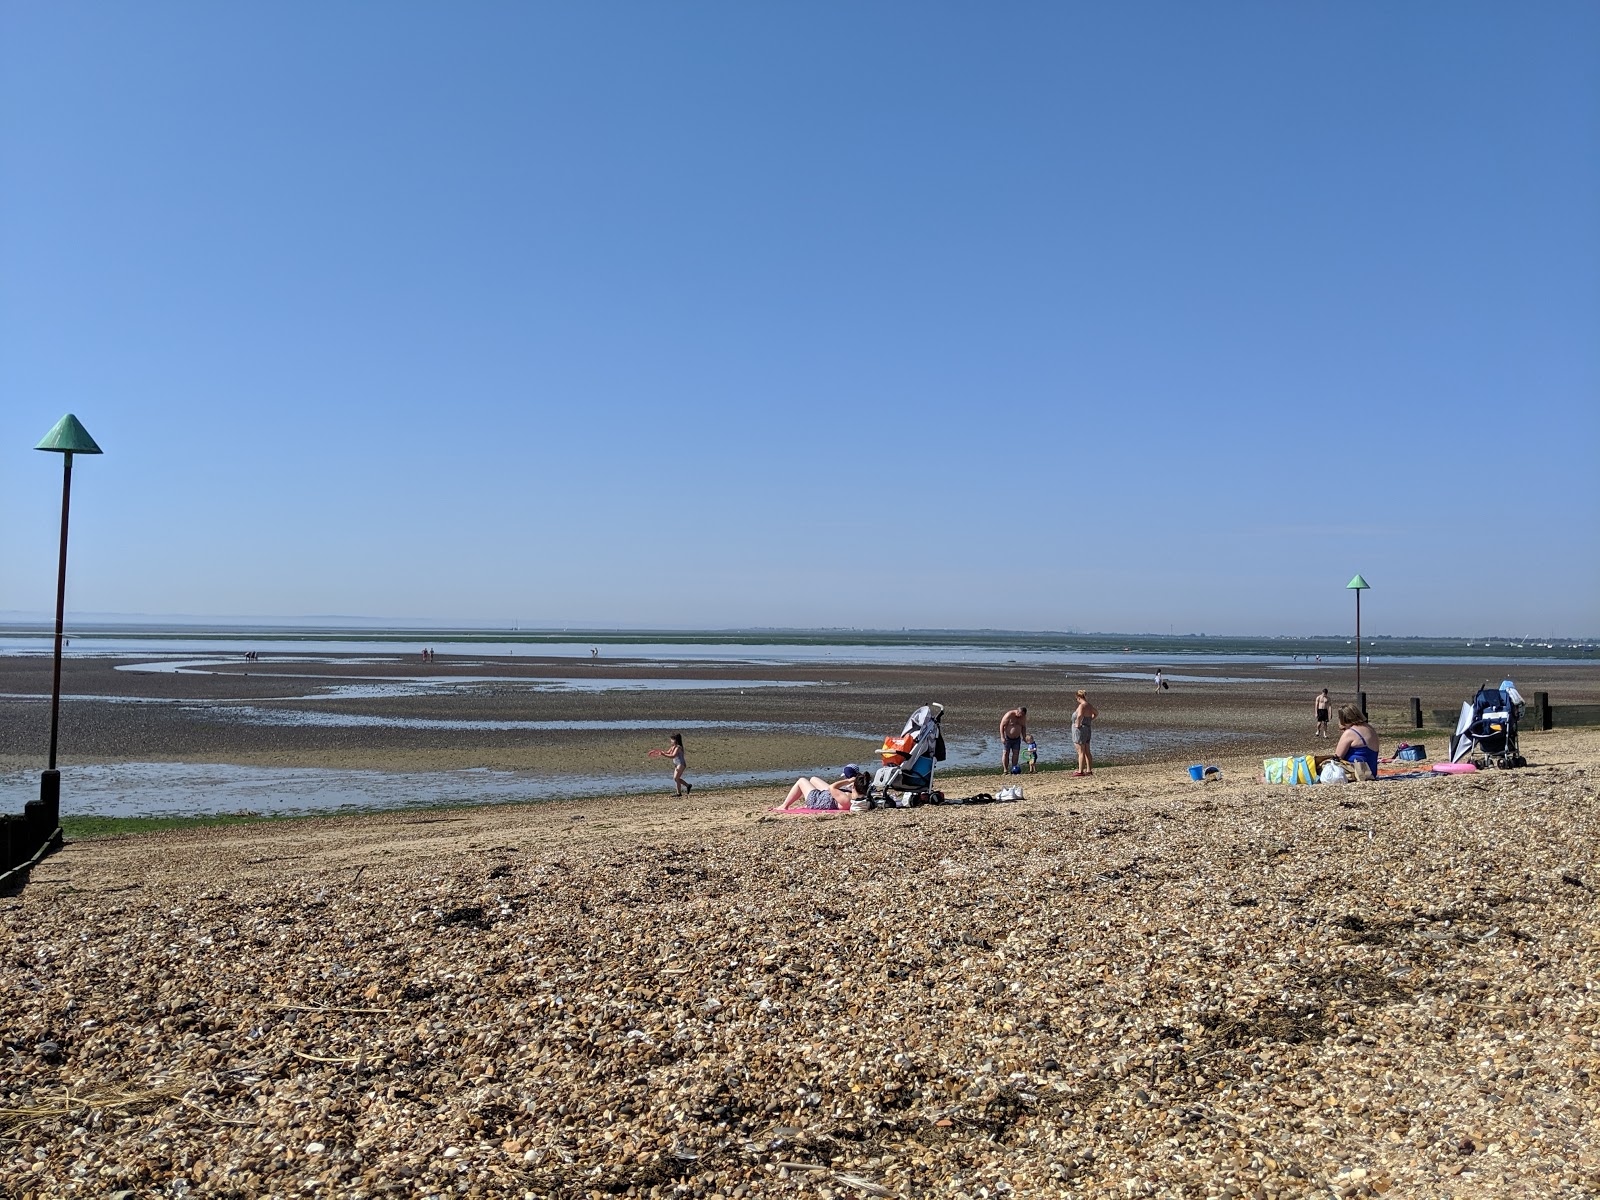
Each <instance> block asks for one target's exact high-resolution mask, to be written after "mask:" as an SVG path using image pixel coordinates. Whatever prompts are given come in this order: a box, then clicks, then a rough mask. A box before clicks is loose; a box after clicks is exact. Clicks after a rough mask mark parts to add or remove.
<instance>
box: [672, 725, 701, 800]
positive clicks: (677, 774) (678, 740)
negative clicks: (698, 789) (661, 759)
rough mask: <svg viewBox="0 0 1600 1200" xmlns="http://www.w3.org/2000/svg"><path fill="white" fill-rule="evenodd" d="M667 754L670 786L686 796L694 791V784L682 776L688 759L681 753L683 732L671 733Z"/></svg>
mask: <svg viewBox="0 0 1600 1200" xmlns="http://www.w3.org/2000/svg"><path fill="white" fill-rule="evenodd" d="M667 754H668V755H669V756H670V757H671V758H672V786H673V788H674V789H676V791H677V793H678V795H680V796H687V795H688V794H689V793H690V792H692V791H694V784H692V783H690V782H689V781H688V780H687V779H685V778H684V777H683V769H684V767H686V766H688V765H689V760H688V759H687V758H685V757H684V755H683V734H681V733H675V734H673V735H672V740H671V741H669V742H668V743H667Z"/></svg>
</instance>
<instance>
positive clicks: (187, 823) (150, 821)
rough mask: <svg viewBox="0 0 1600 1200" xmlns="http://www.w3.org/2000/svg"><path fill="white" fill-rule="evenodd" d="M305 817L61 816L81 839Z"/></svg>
mask: <svg viewBox="0 0 1600 1200" xmlns="http://www.w3.org/2000/svg"><path fill="white" fill-rule="evenodd" d="M308 815H309V814H308ZM304 819H305V817H304V816H302V815H300V814H294V815H291V816H282V817H271V816H268V817H263V816H252V815H249V814H245V813H208V814H206V815H204V816H196V817H63V818H61V832H62V835H63V836H65V837H66V838H68V839H70V840H73V841H81V840H83V839H86V838H101V837H120V836H122V835H124V834H130V833H156V832H158V831H160V830H163V829H201V828H204V827H205V826H208V825H256V824H261V823H262V822H266V821H299V820H304Z"/></svg>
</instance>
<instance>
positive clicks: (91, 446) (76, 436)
mask: <svg viewBox="0 0 1600 1200" xmlns="http://www.w3.org/2000/svg"><path fill="white" fill-rule="evenodd" d="M34 449H35V450H48V451H51V452H52V453H54V454H59V455H61V560H60V563H59V564H58V566H57V568H56V660H55V676H54V679H53V681H52V683H51V685H50V766H49V767H48V768H47V769H46V770H45V772H44V774H43V775H41V776H40V777H39V799H41V800H42V801H44V803H45V805H46V807H47V808H48V810H49V812H50V815H51V816H52V817H56V818H57V819H56V821H55V822H54V823H55V824H57V825H59V824H60V820H59V814H60V808H61V772H60V771H58V770H56V740H57V733H58V731H59V730H60V722H61V629H62V625H63V624H64V623H65V618H66V612H67V513H68V512H69V510H70V509H71V506H72V456H73V455H74V454H100V453H102V451H101V449H100V447H99V446H97V445H95V441H94V439H93V438H92V437H90V436H89V431H88V430H87V429H85V428H84V427H83V426H82V425H81V424H80V423H79V422H78V418H77V417H75V416H73V415H72V414H71V413H68V414H67V415H66V416H64V417H62V418H61V420H59V421H57V422H56V423H55V427H54V428H52V429H51V430H50V432H49V433H47V434H45V435H44V437H43V438H42V439H40V441H39V444H38V445H37V446H35V447H34Z"/></svg>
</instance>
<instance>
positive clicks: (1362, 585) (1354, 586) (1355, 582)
mask: <svg viewBox="0 0 1600 1200" xmlns="http://www.w3.org/2000/svg"><path fill="white" fill-rule="evenodd" d="M1344 586H1345V587H1346V588H1347V589H1349V590H1351V591H1354V592H1355V594H1356V703H1358V704H1360V705H1361V708H1362V711H1366V702H1365V701H1364V700H1362V698H1361V697H1362V691H1361V593H1362V592H1364V591H1366V590H1367V589H1368V588H1369V587H1371V586H1372V585H1371V584H1370V583H1368V582H1367V581H1366V580H1365V579H1363V578H1361V576H1359V575H1357V576H1356V577H1355V578H1354V579H1352V580H1351V581H1350V582H1349V583H1347V584H1345V585H1344Z"/></svg>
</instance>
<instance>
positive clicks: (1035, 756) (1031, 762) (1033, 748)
mask: <svg viewBox="0 0 1600 1200" xmlns="http://www.w3.org/2000/svg"><path fill="white" fill-rule="evenodd" d="M1022 744H1023V746H1024V748H1026V750H1027V756H1026V758H1025V759H1024V760H1023V761H1025V762H1026V763H1027V764H1028V774H1029V775H1032V774H1033V773H1034V771H1036V770H1037V769H1038V765H1039V743H1038V742H1036V741H1034V740H1033V734H1031V733H1030V734H1029V735H1028V740H1027V741H1025V742H1023V743H1022Z"/></svg>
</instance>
